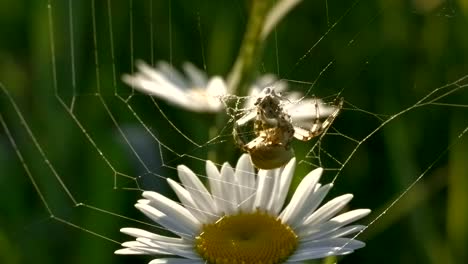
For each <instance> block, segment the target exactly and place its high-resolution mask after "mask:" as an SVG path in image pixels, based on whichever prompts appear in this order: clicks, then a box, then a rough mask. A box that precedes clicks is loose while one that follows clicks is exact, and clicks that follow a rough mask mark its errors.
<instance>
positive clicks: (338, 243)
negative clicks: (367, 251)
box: [299, 237, 366, 250]
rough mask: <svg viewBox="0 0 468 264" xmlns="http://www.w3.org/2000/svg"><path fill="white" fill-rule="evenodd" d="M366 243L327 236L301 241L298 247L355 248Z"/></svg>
mask: <svg viewBox="0 0 468 264" xmlns="http://www.w3.org/2000/svg"><path fill="white" fill-rule="evenodd" d="M365 245H366V244H365V243H364V242H362V241H359V240H356V239H349V238H344V237H338V238H328V239H321V240H312V241H306V242H301V244H300V245H299V249H303V248H304V249H305V248H309V249H314V248H339V249H351V250H355V249H358V248H362V247H364V246H365Z"/></svg>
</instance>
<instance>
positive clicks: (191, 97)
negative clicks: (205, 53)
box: [122, 61, 226, 112]
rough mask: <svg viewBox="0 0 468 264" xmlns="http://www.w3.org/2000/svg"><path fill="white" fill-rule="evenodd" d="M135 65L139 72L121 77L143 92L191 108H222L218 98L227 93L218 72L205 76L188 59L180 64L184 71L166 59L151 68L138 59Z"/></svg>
mask: <svg viewBox="0 0 468 264" xmlns="http://www.w3.org/2000/svg"><path fill="white" fill-rule="evenodd" d="M136 66H137V68H138V72H137V73H135V74H133V75H128V74H125V75H123V76H122V80H123V81H124V82H125V83H127V84H128V85H130V86H132V87H134V88H136V89H137V90H140V91H141V92H143V93H146V94H149V95H152V96H156V97H159V98H162V99H164V100H166V101H167V102H169V103H172V104H174V105H177V106H179V107H182V108H185V109H187V110H190V111H194V112H218V111H220V110H222V109H223V108H224V106H223V103H222V101H221V99H222V97H223V96H224V95H226V84H225V82H224V80H223V79H222V78H221V77H219V76H214V77H212V78H210V79H208V77H207V75H206V74H205V73H204V72H203V71H201V70H200V69H198V68H197V67H195V66H194V65H193V64H191V63H185V64H184V65H183V69H184V73H185V75H183V74H182V73H180V72H179V71H177V70H175V69H174V68H173V67H172V66H171V65H169V64H167V63H166V62H159V63H158V65H157V67H156V68H153V67H151V66H149V65H148V64H146V63H144V62H143V61H137V63H136Z"/></svg>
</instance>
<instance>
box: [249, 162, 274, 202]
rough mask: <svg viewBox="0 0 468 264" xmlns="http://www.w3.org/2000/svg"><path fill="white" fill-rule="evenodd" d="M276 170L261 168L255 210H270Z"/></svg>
mask: <svg viewBox="0 0 468 264" xmlns="http://www.w3.org/2000/svg"><path fill="white" fill-rule="evenodd" d="M275 171H276V170H259V171H258V177H257V179H258V188H257V193H256V195H255V202H254V210H255V209H260V210H262V211H268V210H269V209H270V208H269V207H268V206H269V205H270V199H271V196H272V193H271V191H272V188H273V184H274V179H273V177H274V176H275Z"/></svg>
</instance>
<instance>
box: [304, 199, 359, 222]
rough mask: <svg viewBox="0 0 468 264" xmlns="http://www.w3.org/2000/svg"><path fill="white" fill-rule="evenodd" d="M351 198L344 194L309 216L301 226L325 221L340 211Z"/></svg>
mask: <svg viewBox="0 0 468 264" xmlns="http://www.w3.org/2000/svg"><path fill="white" fill-rule="evenodd" d="M352 198H353V195H352V194H344V195H341V196H338V197H336V198H335V199H333V200H331V201H329V202H328V203H326V204H325V205H323V206H322V207H320V208H319V209H318V210H317V211H315V212H314V213H313V214H312V215H311V216H309V217H308V218H307V219H306V220H305V221H304V223H303V225H315V224H319V223H322V222H324V221H327V220H328V219H330V218H331V217H333V216H334V215H335V214H337V213H338V212H339V211H341V210H342V209H343V207H345V206H346V204H347V203H348V202H349V201H350V200H351V199H352Z"/></svg>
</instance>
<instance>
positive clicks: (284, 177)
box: [273, 158, 296, 214]
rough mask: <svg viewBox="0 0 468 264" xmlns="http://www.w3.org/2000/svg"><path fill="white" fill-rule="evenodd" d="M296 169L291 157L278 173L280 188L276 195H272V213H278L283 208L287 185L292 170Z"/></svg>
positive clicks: (290, 178)
mask: <svg viewBox="0 0 468 264" xmlns="http://www.w3.org/2000/svg"><path fill="white" fill-rule="evenodd" d="M295 169H296V158H292V159H291V160H290V161H289V162H288V164H286V166H285V167H284V169H283V171H282V172H281V175H280V179H281V182H280V188H279V189H278V193H277V195H273V198H274V199H275V205H274V208H273V213H274V214H278V212H279V211H280V210H281V208H283V205H284V202H285V200H286V196H287V195H288V190H289V186H290V185H291V181H292V178H293V175H294V170H295Z"/></svg>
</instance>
